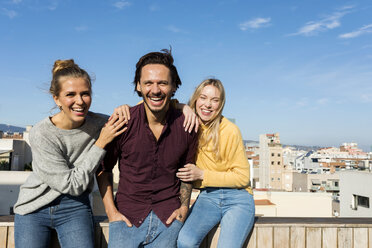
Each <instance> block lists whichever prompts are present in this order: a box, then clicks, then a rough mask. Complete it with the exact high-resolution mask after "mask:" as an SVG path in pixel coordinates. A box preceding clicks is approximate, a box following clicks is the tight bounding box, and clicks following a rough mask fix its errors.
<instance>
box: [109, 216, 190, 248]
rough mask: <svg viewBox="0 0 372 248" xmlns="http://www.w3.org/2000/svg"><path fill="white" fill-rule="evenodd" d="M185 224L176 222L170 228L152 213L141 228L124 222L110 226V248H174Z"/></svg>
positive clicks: (115, 222)
mask: <svg viewBox="0 0 372 248" xmlns="http://www.w3.org/2000/svg"><path fill="white" fill-rule="evenodd" d="M182 225H183V223H181V222H180V221H178V220H174V221H173V222H172V224H171V225H170V226H169V227H166V226H165V225H164V224H163V222H161V220H160V219H159V218H158V216H156V214H155V213H154V212H153V211H151V212H150V213H149V214H148V215H147V217H146V219H145V220H144V222H143V223H142V224H141V225H140V226H139V227H136V226H134V225H133V226H132V227H128V226H127V224H126V223H125V222H123V221H114V222H110V224H109V228H110V229H109V243H108V247H109V248H119V247H125V248H138V247H148V248H149V247H159V248H164V247H166V248H172V247H174V248H175V247H176V245H177V236H178V233H179V231H180V229H181V227H182Z"/></svg>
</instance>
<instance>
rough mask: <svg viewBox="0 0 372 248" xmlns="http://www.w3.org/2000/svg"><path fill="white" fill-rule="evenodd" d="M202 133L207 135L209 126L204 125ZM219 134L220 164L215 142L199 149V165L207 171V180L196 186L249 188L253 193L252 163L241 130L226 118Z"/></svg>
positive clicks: (197, 162) (223, 119)
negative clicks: (214, 153) (250, 168)
mask: <svg viewBox="0 0 372 248" xmlns="http://www.w3.org/2000/svg"><path fill="white" fill-rule="evenodd" d="M201 131H202V132H206V131H207V126H205V125H203V124H202V125H201ZM219 135H220V140H219V143H220V157H221V160H220V161H216V158H215V157H214V156H213V151H212V147H213V145H212V141H210V142H209V143H208V144H206V145H204V146H203V147H199V149H198V154H197V159H196V165H197V166H198V167H199V168H200V169H202V170H204V179H203V180H198V181H195V182H194V187H195V188H204V187H227V188H245V189H246V190H247V191H248V192H249V193H251V194H252V189H251V186H250V171H249V163H248V160H247V157H246V153H245V148H244V145H243V139H242V136H241V133H240V130H239V128H238V127H237V126H236V125H235V124H234V123H232V122H231V121H229V120H228V119H226V118H225V117H222V120H221V123H220V131H219Z"/></svg>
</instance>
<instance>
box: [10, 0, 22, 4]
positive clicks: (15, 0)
mask: <svg viewBox="0 0 372 248" xmlns="http://www.w3.org/2000/svg"><path fill="white" fill-rule="evenodd" d="M21 2H22V0H12V3H13V4H19V3H21Z"/></svg>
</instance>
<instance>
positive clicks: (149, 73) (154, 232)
mask: <svg viewBox="0 0 372 248" xmlns="http://www.w3.org/2000/svg"><path fill="white" fill-rule="evenodd" d="M133 83H134V85H135V91H136V92H137V93H138V95H139V96H142V98H143V103H142V104H139V105H137V106H135V107H132V108H130V116H131V118H130V121H129V123H128V125H127V128H128V129H127V130H126V132H124V133H123V134H122V135H121V136H119V137H118V138H117V139H115V141H113V142H112V143H111V144H110V145H109V146H108V147H107V154H106V156H105V159H104V161H103V162H102V166H101V167H100V168H99V169H98V171H97V181H98V185H99V189H100V192H101V195H102V199H103V203H104V205H105V209H106V213H107V216H108V218H109V221H110V230H109V247H176V241H177V236H178V232H179V230H180V229H181V227H182V224H183V222H184V221H185V219H186V216H187V212H188V208H189V203H190V197H191V190H192V185H191V184H187V183H183V182H181V181H180V180H179V179H178V178H177V177H176V172H177V170H178V168H180V167H183V166H184V165H185V164H188V163H195V153H196V148H197V134H196V133H194V132H192V133H189V132H185V130H184V127H183V122H184V116H183V115H182V113H181V112H180V111H178V110H176V109H175V108H173V106H172V105H171V104H170V100H171V97H172V96H173V95H174V93H175V92H176V90H177V88H178V86H179V85H180V84H181V80H180V78H179V76H178V72H177V69H176V67H175V66H174V65H173V57H172V55H171V54H170V51H167V50H163V52H152V53H149V54H146V55H144V56H142V57H141V58H140V60H139V61H138V62H137V64H136V74H135V79H134V82H133ZM117 161H119V170H120V179H119V187H118V191H117V194H116V197H115V200H114V197H113V189H112V168H113V167H114V165H115V164H116V162H117ZM133 225H134V226H133Z"/></svg>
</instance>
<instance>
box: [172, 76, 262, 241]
mask: <svg viewBox="0 0 372 248" xmlns="http://www.w3.org/2000/svg"><path fill="white" fill-rule="evenodd" d="M189 105H190V107H191V109H192V110H194V111H195V112H196V114H197V116H198V117H199V120H200V122H201V134H200V139H199V148H198V155H197V160H196V165H193V164H187V165H185V167H184V168H181V169H180V170H179V172H178V173H177V176H178V177H179V178H180V179H181V180H182V181H185V182H191V181H194V187H196V188H200V190H201V191H200V194H199V196H198V199H197V200H196V202H195V203H194V205H193V206H192V208H191V210H190V214H189V217H188V218H187V220H186V222H185V224H184V226H183V227H182V229H181V232H180V234H179V237H178V247H179V248H184V247H199V246H200V243H201V242H202V240H203V239H204V237H205V236H206V235H207V234H208V232H209V231H210V230H211V229H212V228H213V227H214V226H215V225H216V224H217V223H219V222H220V226H221V233H220V236H219V240H218V247H229V248H234V247H242V246H243V244H244V242H245V240H246V238H247V236H248V234H249V232H250V230H251V229H252V226H253V223H254V213H255V207H254V200H253V195H252V189H251V187H250V176H249V173H250V172H249V164H248V160H247V158H246V155H245V149H244V145H243V140H242V136H241V134H240V130H239V128H238V127H237V126H236V125H235V124H233V123H232V122H230V121H229V120H227V119H226V118H225V117H223V116H222V110H223V107H224V105H225V90H224V87H223V85H222V83H221V81H219V80H217V79H207V80H204V81H203V82H202V83H201V84H200V85H199V86H198V87H197V88H196V90H195V92H194V94H193V95H192V97H191V100H190V102H189Z"/></svg>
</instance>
